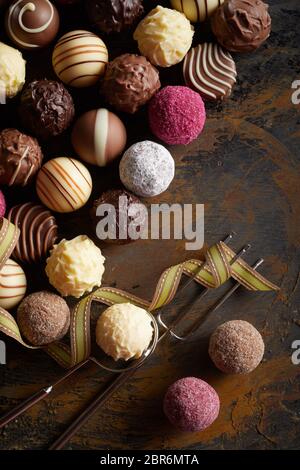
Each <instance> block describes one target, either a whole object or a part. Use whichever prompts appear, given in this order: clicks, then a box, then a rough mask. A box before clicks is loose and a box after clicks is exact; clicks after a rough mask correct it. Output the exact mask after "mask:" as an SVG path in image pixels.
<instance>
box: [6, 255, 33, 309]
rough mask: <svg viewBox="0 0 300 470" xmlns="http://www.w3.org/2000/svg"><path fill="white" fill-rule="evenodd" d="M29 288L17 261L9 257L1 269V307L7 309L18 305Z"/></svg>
mask: <svg viewBox="0 0 300 470" xmlns="http://www.w3.org/2000/svg"><path fill="white" fill-rule="evenodd" d="M26 288H27V281H26V276H25V273H24V271H23V269H22V268H21V266H19V265H18V263H16V262H15V261H13V260H12V259H8V260H7V261H6V263H5V265H4V266H3V268H2V269H1V271H0V307H2V308H5V309H7V310H9V309H11V308H14V307H16V305H18V303H19V302H21V300H22V299H23V297H24V295H25V293H26Z"/></svg>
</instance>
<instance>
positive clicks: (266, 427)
mask: <svg viewBox="0 0 300 470" xmlns="http://www.w3.org/2000/svg"><path fill="white" fill-rule="evenodd" d="M151 3H152V4H155V3H156V2H151ZM269 3H270V4H271V8H270V11H271V15H272V19H273V31H272V35H271V37H270V39H269V41H268V42H267V43H266V44H265V45H264V46H263V47H262V48H261V49H259V50H258V51H257V52H256V53H254V54H247V55H240V56H237V57H236V61H237V68H238V83H237V85H236V87H235V91H234V93H233V96H232V98H231V99H229V100H228V101H227V102H225V103H222V104H219V105H217V106H215V105H213V104H209V105H208V107H207V114H208V120H207V124H206V127H205V131H204V132H203V134H202V136H201V137H200V138H199V139H198V140H197V141H196V142H194V143H193V144H191V145H189V146H188V147H183V146H178V147H175V148H172V149H171V151H172V153H173V155H174V158H175V160H176V168H177V171H176V178H175V180H174V182H173V183H172V185H171V187H170V189H169V191H167V192H166V193H164V194H163V195H162V196H161V197H158V198H154V199H152V200H151V201H150V200H148V201H147V203H149V204H150V202H168V203H174V202H179V203H204V204H205V240H206V243H207V244H209V243H211V242H214V241H216V240H218V239H220V238H223V237H224V235H226V233H228V232H229V231H230V230H232V229H234V230H235V231H236V232H237V233H238V234H239V236H238V237H237V240H236V241H235V247H236V248H240V247H241V246H242V245H243V244H244V243H246V242H248V241H250V242H251V243H252V244H253V249H252V251H251V253H249V255H247V259H248V260H249V262H254V261H255V260H256V259H257V258H258V257H260V256H263V257H264V258H265V264H264V265H263V267H262V272H263V273H265V274H266V275H267V276H269V277H270V279H272V280H273V281H274V282H277V283H278V284H279V285H280V286H281V288H282V291H281V292H280V293H279V294H278V295H274V294H272V293H271V294H270V293H267V294H252V293H248V292H245V291H244V290H242V289H241V290H240V291H238V292H237V293H236V294H235V296H233V297H232V298H231V299H230V300H229V301H228V302H227V303H226V304H225V305H224V306H223V308H222V309H221V310H220V311H218V312H216V313H215V314H213V315H212V316H211V317H210V319H209V321H208V322H207V323H206V324H205V325H204V326H203V328H202V329H201V330H200V331H199V335H198V336H197V338H196V339H195V340H193V341H192V342H190V343H184V344H177V343H175V342H174V341H168V340H166V341H163V342H162V344H160V346H159V350H158V351H157V354H156V355H155V356H153V357H152V358H151V360H150V362H149V363H148V364H147V366H145V367H144V368H143V369H141V370H140V371H139V372H138V373H137V374H136V375H135V376H134V377H133V378H132V380H131V381H130V382H129V383H128V384H127V385H126V386H125V387H124V388H123V389H122V390H120V391H118V392H117V393H116V394H115V395H114V397H113V399H112V400H110V401H109V402H108V403H107V404H106V406H105V407H104V409H103V410H102V411H101V412H100V413H98V414H96V415H95V416H94V417H93V418H92V419H91V420H90V421H89V422H88V424H87V425H86V426H85V427H84V428H83V429H82V430H81V431H80V433H78V435H76V436H75V437H74V438H73V440H72V442H71V443H70V444H69V445H68V447H67V448H69V449H126V448H129V449H151V448H162V449H169V448H179V449H181V448H195V449H229V448H234V449H243V448H249V449H269V448H270V449H277V448H290V449H292V448H299V438H300V433H299V419H300V415H299V413H300V406H299V382H300V366H295V365H293V364H292V362H291V354H292V349H291V344H292V341H293V340H295V339H300V329H299V326H300V321H299V306H298V305H299V300H300V291H299V279H300V273H299V255H300V223H299V221H300V204H299V201H300V185H299V175H300V163H299V142H300V132H299V109H300V108H299V106H298V107H297V106H295V105H293V104H292V102H291V93H292V90H291V84H292V81H293V80H295V79H300V58H299V43H300V34H299V19H300V8H299V2H298V1H297V0H286V1H284V0H270V2H269ZM82 26H84V25H83V24H82V22H81V21H80V15H79V14H78V13H75V14H71V13H70V14H68V15H67V17H66V16H65V21H64V22H63V28H62V29H63V30H64V31H65V30H68V29H70V28H71V27H82ZM199 29H200V30H201V29H202V31H203V33H202V34H197V37H196V39H195V42H196V43H197V41H198V40H199V39H201V38H202V39H203V38H204V37H207V36H206V35H205V34H206V29H205V27H203V28H202V27H201V26H200V28H199ZM2 39H4V36H3V37H2ZM108 44H109V45H110V50H111V56H115V55H118V54H119V53H121V52H128V51H135V46H134V43H133V41H132V40H131V39H130V38H127V39H126V40H124V41H121V40H120V38H119V37H116V38H109V40H108ZM50 56H51V50H49V51H48V53H45V52H38V53H37V55H36V56H32V55H31V56H28V57H27V59H28V64H29V65H28V70H29V77H28V78H36V77H44V76H47V77H53V72H52V71H51V67H50V66H49V64H50ZM162 79H163V83H164V84H167V83H172V84H178V83H182V77H181V66H178V67H174V68H172V69H170V70H164V71H163V72H162ZM72 93H73V96H74V98H75V100H76V104H77V110H78V113H80V112H81V111H83V110H85V109H90V108H91V107H93V106H95V105H96V103H97V105H99V106H100V105H101V104H102V102H101V99H100V98H99V99H97V90H83V91H73V92H72ZM95 97H96V98H95ZM17 101H18V100H17V99H16V100H15V101H14V102H13V103H9V105H7V106H6V107H5V108H4V107H3V108H2V107H1V110H0V111H1V113H0V126H1V128H3V127H8V126H12V127H17V126H18V118H17V116H16V108H17ZM2 109H3V110H2ZM123 117H124V120H125V121H126V123H127V126H128V129H129V142H130V143H131V142H134V141H138V140H142V139H144V138H153V137H152V136H151V135H150V134H149V131H148V128H147V122H146V111H145V110H144V111H141V112H140V113H138V115H136V116H130V117H128V116H123ZM44 151H45V154H46V155H47V157H54V156H58V155H73V152H72V149H71V148H70V145H69V139H68V135H66V136H64V137H63V138H61V139H59V141H52V142H50V143H49V144H48V145H46V146H44ZM91 170H92V173H93V177H94V182H95V184H94V195H95V196H96V195H98V194H99V193H100V192H101V191H102V190H103V189H106V188H108V187H112V186H117V185H119V181H118V176H117V164H115V165H113V167H110V168H106V169H97V168H91ZM6 194H7V197H8V200H9V202H10V203H11V204H12V203H14V202H18V201H27V200H29V199H32V198H35V196H34V193H33V192H32V191H31V190H30V189H29V190H25V191H16V190H11V191H6ZM88 211H89V207H86V208H84V209H83V210H82V211H80V212H78V213H74V214H70V215H69V216H67V217H65V216H64V217H59V222H60V232H61V235H62V236H65V237H68V238H70V237H73V236H75V235H78V234H81V233H87V234H89V235H90V236H93V238H94V239H95V237H94V234H93V233H91V229H90V224H89V217H88ZM95 241H97V240H96V239H95ZM101 248H103V251H104V254H105V256H106V258H107V262H106V273H105V279H104V281H105V284H106V285H114V286H117V287H120V288H123V289H126V290H128V291H131V292H133V293H135V294H137V295H140V296H144V297H145V298H151V295H152V293H153V290H154V287H155V284H156V281H157V279H158V277H159V275H160V273H161V271H162V270H163V269H164V268H165V267H167V266H169V265H171V264H174V263H177V262H179V261H182V260H184V259H187V258H189V257H191V256H200V255H201V254H199V253H196V254H195V253H189V252H186V251H185V248H184V241H159V240H158V241H142V242H137V243H135V244H132V245H129V246H122V247H118V246H110V247H108V246H105V245H101ZM153 253H155V256H153ZM157 254H159V256H157ZM41 273H42V268H40V269H38V268H36V269H35V270H33V269H29V270H27V274H28V279H30V290H32V291H34V290H38V289H40V288H45V287H47V283H46V279H45V277H44V276H41ZM195 289H196V287H195V286H191V291H190V292H191V295H192V293H193V292H194V291H195ZM220 292H222V289H221V291H220ZM186 297H187V298H188V297H189V294H188V293H186ZM215 298H216V294H215V293H212V294H210V295H209V296H208V297H207V298H206V300H205V304H203V308H204V307H205V306H206V307H207V306H209V305H210V304H211V303H213V300H214V299H215ZM182 303H183V301H180V302H178V303H176V304H175V305H174V306H173V307H171V308H172V309H174V311H177V310H178V308H179V306H180V305H181V304H182ZM99 308H100V307H99V306H94V307H93V316H94V317H96V316H97V312H99ZM197 314H199V309H198V308H197V309H192V312H191V315H192V316H194V317H195V316H196V315H197ZM233 318H235V319H236V318H241V319H245V320H248V321H250V322H252V323H253V324H254V325H255V326H256V327H257V328H258V329H259V330H260V331H261V332H262V334H263V336H264V339H265V342H266V353H265V359H264V361H263V363H262V365H261V366H260V367H259V368H258V369H257V370H256V371H255V372H253V373H252V374H250V375H248V376H245V377H235V376H225V375H223V374H221V373H219V372H218V371H217V370H216V369H215V368H214V367H213V366H212V364H211V362H210V360H209V358H208V355H207V342H208V337H209V334H210V332H211V331H212V330H213V329H214V328H215V327H216V326H217V325H218V324H220V323H221V322H223V321H225V320H229V319H233ZM7 357H8V364H7V366H0V383H1V390H0V412H1V413H4V412H5V411H7V410H8V409H9V408H10V407H12V406H14V405H16V404H17V403H19V402H20V401H21V400H22V399H23V398H24V397H26V396H28V395H30V394H31V393H32V392H34V391H35V390H37V389H39V388H40V387H41V386H43V385H45V384H47V383H51V381H52V380H55V378H56V377H58V376H59V374H60V372H61V371H60V368H59V366H57V365H56V364H55V363H54V362H53V361H52V360H51V359H50V358H49V357H48V356H47V355H45V354H44V353H43V352H41V351H28V350H26V349H24V348H22V347H21V346H19V345H17V344H16V343H14V342H13V341H10V340H7ZM186 375H196V376H199V377H201V378H203V379H205V380H208V381H209V383H211V384H212V385H213V386H214V387H215V388H216V389H217V391H218V393H219V395H220V397H221V404H222V407H221V412H220V416H219V418H218V420H217V421H216V422H215V423H214V424H213V425H212V426H211V427H210V428H209V429H208V430H206V431H205V432H202V433H195V434H185V433H180V432H178V431H175V430H174V429H172V428H171V427H170V425H169V424H168V422H167V421H166V419H165V418H164V416H163V413H162V407H161V405H160V404H161V401H162V398H163V395H164V392H165V390H166V388H167V386H168V385H169V384H170V383H171V382H172V381H173V380H175V379H177V378H179V377H182V376H186ZM110 378H111V377H110V376H108V375H106V374H105V373H104V372H103V371H101V370H99V369H98V368H97V367H96V366H95V365H94V364H91V365H90V366H88V367H86V368H84V369H83V370H82V371H80V372H79V374H78V376H77V377H76V378H71V379H70V380H69V381H68V382H67V383H66V384H65V385H62V386H60V387H58V388H57V390H55V392H54V394H53V395H51V397H50V398H49V399H47V400H45V401H44V402H42V403H40V404H38V405H37V406H36V407H35V408H33V409H32V410H30V411H29V412H28V413H26V414H25V415H24V416H22V417H21V418H20V419H18V421H17V422H14V423H11V424H10V425H8V426H7V427H6V428H4V429H3V430H1V431H0V448H1V449H40V448H47V447H48V446H49V444H50V443H51V442H53V441H54V440H55V439H56V438H57V437H58V436H59V435H60V434H61V433H62V431H63V430H64V429H65V426H66V424H69V423H70V422H71V421H72V420H73V419H74V417H75V416H77V414H78V412H79V411H80V410H81V409H82V407H84V406H85V405H86V404H87V403H88V402H89V401H90V400H91V399H92V398H93V397H94V396H95V395H96V393H97V392H98V391H99V389H100V387H102V386H105V383H107V381H108V380H110Z"/></svg>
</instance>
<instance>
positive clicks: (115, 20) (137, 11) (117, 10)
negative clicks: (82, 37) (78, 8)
mask: <svg viewBox="0 0 300 470" xmlns="http://www.w3.org/2000/svg"><path fill="white" fill-rule="evenodd" d="M86 9H87V13H88V16H89V18H90V21H91V22H92V24H93V25H95V26H97V28H98V29H99V30H100V31H101V32H103V33H120V32H121V31H125V30H127V29H129V28H130V27H131V26H133V25H135V24H136V23H137V22H138V20H139V19H140V17H141V16H142V14H143V13H144V7H143V3H142V0H87V2H86Z"/></svg>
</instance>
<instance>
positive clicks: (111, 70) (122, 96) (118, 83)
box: [101, 54, 160, 113]
mask: <svg viewBox="0 0 300 470" xmlns="http://www.w3.org/2000/svg"><path fill="white" fill-rule="evenodd" d="M159 88H160V81H159V74H158V71H157V70H156V68H155V67H153V65H151V64H150V62H148V60H147V59H146V58H145V57H142V56H139V55H135V54H123V55H121V56H119V57H117V58H116V59H114V60H113V61H112V62H110V63H109V64H108V66H107V70H106V73H105V76H104V79H103V82H102V85H101V92H102V94H103V95H104V97H105V99H106V101H107V102H108V103H109V104H110V105H112V106H113V107H114V108H116V109H117V110H119V111H125V112H126V113H135V112H136V111H137V110H138V109H139V108H140V107H141V106H143V105H144V104H145V103H147V101H149V100H150V98H151V97H152V96H153V95H154V94H155V92H156V91H157V90H158V89H159Z"/></svg>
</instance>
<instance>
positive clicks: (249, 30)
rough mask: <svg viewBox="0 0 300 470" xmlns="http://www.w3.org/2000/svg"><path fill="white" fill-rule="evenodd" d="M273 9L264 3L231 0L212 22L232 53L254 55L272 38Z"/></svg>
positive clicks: (222, 6) (216, 32)
mask: <svg viewBox="0 0 300 470" xmlns="http://www.w3.org/2000/svg"><path fill="white" fill-rule="evenodd" d="M268 9H269V5H267V4H266V3H264V2H262V1H261V0H255V1H249V0H227V1H225V3H223V5H221V6H220V7H219V8H218V9H217V10H216V12H215V13H214V15H213V16H212V19H211V27H212V30H213V33H214V35H215V36H216V38H217V40H218V42H219V43H220V44H221V46H223V47H224V48H225V49H228V50H229V51H232V52H251V51H254V50H255V49H257V48H258V47H259V46H260V45H261V44H262V43H263V42H264V41H265V40H266V39H267V38H268V37H269V35H270V32H271V18H270V15H269V13H268Z"/></svg>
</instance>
